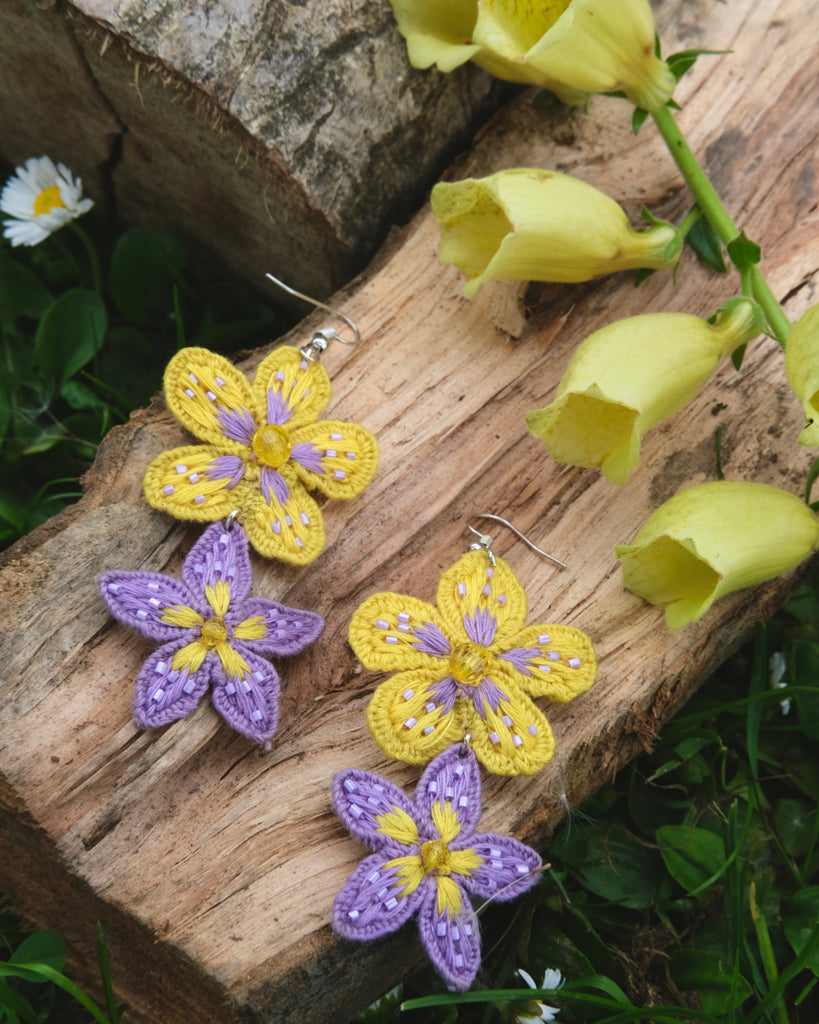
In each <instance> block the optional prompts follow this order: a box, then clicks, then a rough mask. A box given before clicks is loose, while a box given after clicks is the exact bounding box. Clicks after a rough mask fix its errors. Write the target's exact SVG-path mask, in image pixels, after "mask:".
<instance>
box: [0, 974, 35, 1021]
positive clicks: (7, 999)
mask: <svg viewBox="0 0 819 1024" xmlns="http://www.w3.org/2000/svg"><path fill="white" fill-rule="evenodd" d="M4 1011H5V1015H4ZM37 1019H38V1018H37V1016H36V1014H35V1013H34V1008H33V1007H32V1005H31V1003H30V1002H29V1001H28V999H26V997H25V996H24V995H23V994H22V993H21V992H17V991H16V990H15V989H13V988H12V987H11V985H6V984H5V982H0V1021H2V1020H7V1021H8V1022H9V1024H16V1022H17V1021H20V1020H24V1021H25V1022H26V1024H37Z"/></svg>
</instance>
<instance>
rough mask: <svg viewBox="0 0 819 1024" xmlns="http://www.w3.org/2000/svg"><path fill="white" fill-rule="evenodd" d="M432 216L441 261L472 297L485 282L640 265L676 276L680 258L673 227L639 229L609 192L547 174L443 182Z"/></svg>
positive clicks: (584, 276)
mask: <svg viewBox="0 0 819 1024" xmlns="http://www.w3.org/2000/svg"><path fill="white" fill-rule="evenodd" d="M432 211H433V213H434V214H435V218H436V220H437V221H438V224H439V226H440V228H441V249H440V260H441V262H442V263H453V264H454V265H455V266H456V267H457V268H458V269H459V270H460V271H461V273H462V274H463V275H464V277H465V278H466V284H465V285H464V295H466V296H467V297H470V296H472V295H474V294H475V292H476V291H477V290H478V288H479V286H480V285H481V284H483V282H484V281H508V280H518V281H558V282H569V283H571V282H577V281H590V280H591V279H592V278H594V277H599V276H600V275H601V274H611V273H613V272H614V271H617V270H634V269H636V268H638V267H648V268H652V269H654V270H670V269H671V268H673V267H674V266H675V265H676V263H677V261H678V260H679V257H680V246H681V242H680V238H679V233H678V232H677V230H676V229H675V228H673V227H672V226H671V225H665V224H658V225H653V226H652V227H649V228H646V229H645V230H643V231H635V230H634V229H633V228H632V227H631V225H630V224H629V222H628V218H627V217H626V215H625V213H624V211H623V210H622V208H621V207H620V206H618V205H617V203H616V202H615V201H614V200H613V199H610V198H609V196H607V195H606V194H605V193H604V192H601V191H600V190H599V189H596V188H594V186H592V185H587V184H586V182H584V181H581V180H580V179H579V178H573V177H571V175H569V174H560V173H559V172H558V171H548V170H544V169H542V168H528V167H519V168H514V169H510V170H505V171H498V172H497V173H496V174H491V175H489V177H486V178H466V179H465V180H463V181H440V182H438V184H437V185H436V186H435V187H434V188H433V190H432Z"/></svg>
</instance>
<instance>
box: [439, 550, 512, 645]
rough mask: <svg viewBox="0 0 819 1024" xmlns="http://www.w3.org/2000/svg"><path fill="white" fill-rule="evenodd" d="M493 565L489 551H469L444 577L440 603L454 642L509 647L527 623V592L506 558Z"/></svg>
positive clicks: (448, 632)
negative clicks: (482, 639)
mask: <svg viewBox="0 0 819 1024" xmlns="http://www.w3.org/2000/svg"><path fill="white" fill-rule="evenodd" d="M496 562H497V565H495V566H494V567H493V566H492V565H490V563H489V558H488V556H487V554H486V552H485V551H468V552H467V553H466V554H465V555H463V556H462V557H461V558H459V559H458V561H457V562H456V563H455V564H454V565H453V566H451V567H450V568H449V569H447V570H446V572H445V573H444V574H443V575H442V576H441V580H440V582H439V584H438V594H437V597H436V603H437V605H438V609H439V611H440V613H441V616H442V617H443V620H444V622H445V623H446V632H447V634H448V635H449V636H450V637H451V638H452V640H453V641H459V642H465V641H473V642H476V643H481V642H482V641H481V639H480V637H481V636H486V637H490V636H491V639H488V642H487V643H485V644H482V645H483V646H487V647H490V648H491V649H492V650H493V651H498V650H502V649H503V648H504V647H506V646H509V645H510V644H511V643H512V642H513V639H514V637H515V634H516V633H517V632H518V631H519V630H521V629H522V628H523V625H524V623H525V622H526V591H525V590H524V589H523V587H522V586H521V585H520V583H519V582H518V580H517V577H516V576H515V574H514V573H513V572H512V570H511V569H510V568H509V566H508V565H507V564H506V562H504V560H503V559H502V558H497V559H496Z"/></svg>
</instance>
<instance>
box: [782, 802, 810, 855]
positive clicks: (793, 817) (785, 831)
mask: <svg viewBox="0 0 819 1024" xmlns="http://www.w3.org/2000/svg"><path fill="white" fill-rule="evenodd" d="M774 821H775V822H776V830H777V832H778V833H779V838H780V839H781V840H782V845H783V846H784V847H785V849H786V850H787V852H788V853H789V854H790V855H791V857H804V856H805V855H806V854H807V853H810V851H811V849H812V847H813V831H814V825H815V822H816V808H815V807H814V806H812V805H811V804H809V803H808V802H807V800H800V799H798V798H794V799H789V798H785V799H783V800H780V801H779V803H778V804H777V807H776V812H775V814H774Z"/></svg>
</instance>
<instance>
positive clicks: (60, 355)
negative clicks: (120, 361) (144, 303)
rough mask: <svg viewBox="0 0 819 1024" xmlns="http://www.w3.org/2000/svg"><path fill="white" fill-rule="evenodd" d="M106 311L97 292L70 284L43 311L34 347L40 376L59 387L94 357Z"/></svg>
mask: <svg viewBox="0 0 819 1024" xmlns="http://www.w3.org/2000/svg"><path fill="white" fill-rule="evenodd" d="M107 326H108V315H107V313H106V311H105V305H104V303H103V301H102V299H101V298H100V297H99V295H97V294H96V292H92V291H89V290H88V289H87V288H73V289H72V290H71V291H68V292H65V293H64V294H63V295H61V296H60V297H59V298H58V299H55V300H54V301H53V302H52V303H51V304H50V305H49V307H48V309H47V310H46V311H45V313H44V314H43V317H42V319H41V320H40V324H39V326H38V328H37V333H36V335H35V336H34V350H35V352H36V353H37V362H38V364H39V366H40V370H41V371H42V373H43V376H44V377H45V378H46V379H47V380H53V381H54V382H55V383H56V384H57V386H58V387H59V386H60V385H61V384H62V383H63V382H64V381H66V380H67V379H68V378H69V377H72V376H73V375H74V374H75V373H76V372H77V370H79V369H80V367H81V366H85V364H86V363H87V362H88V361H89V360H91V359H93V358H94V356H95V355H96V354H97V352H99V350H100V348H101V347H102V343H103V341H104V340H105V331H106V328H107Z"/></svg>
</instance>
